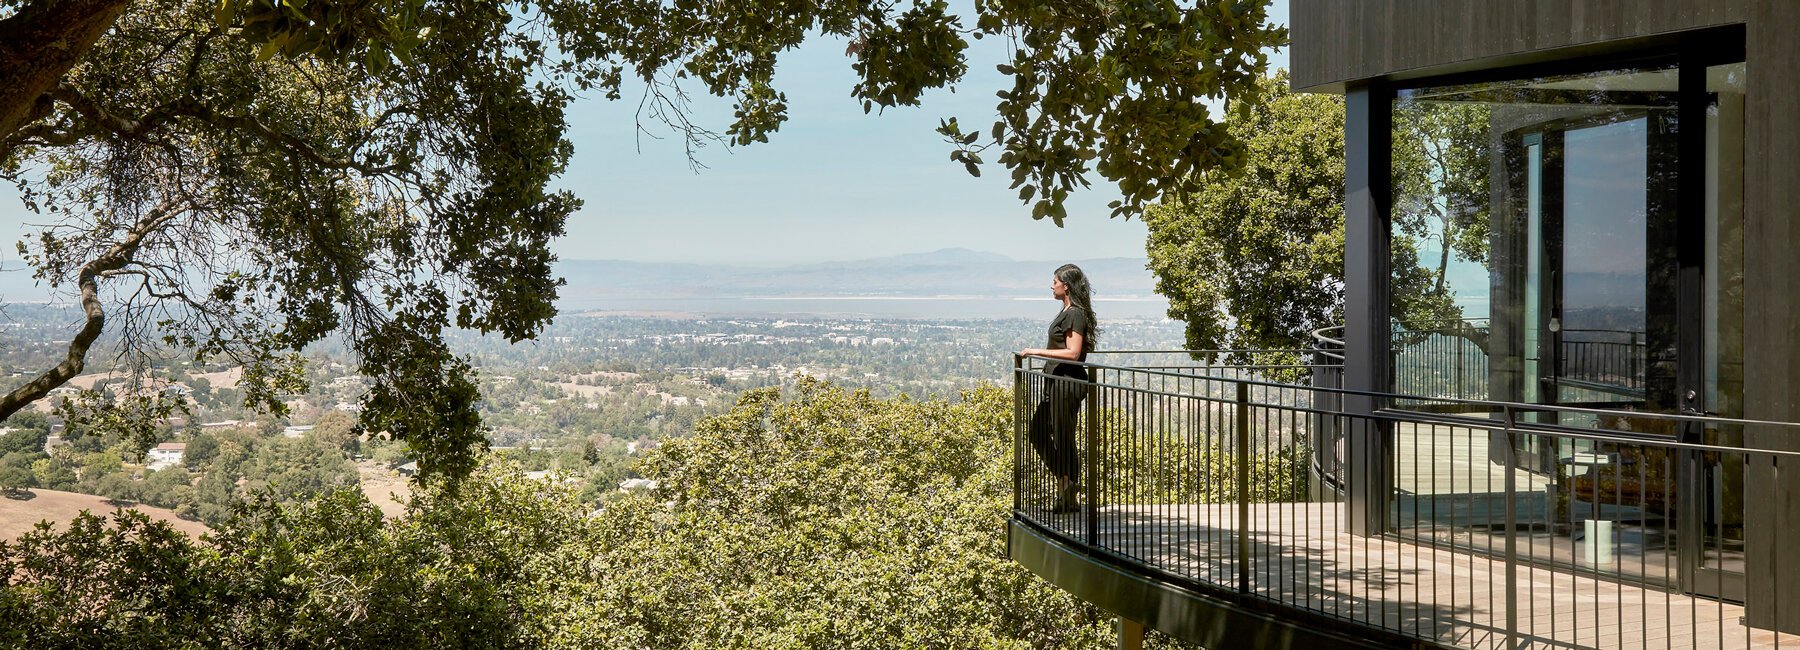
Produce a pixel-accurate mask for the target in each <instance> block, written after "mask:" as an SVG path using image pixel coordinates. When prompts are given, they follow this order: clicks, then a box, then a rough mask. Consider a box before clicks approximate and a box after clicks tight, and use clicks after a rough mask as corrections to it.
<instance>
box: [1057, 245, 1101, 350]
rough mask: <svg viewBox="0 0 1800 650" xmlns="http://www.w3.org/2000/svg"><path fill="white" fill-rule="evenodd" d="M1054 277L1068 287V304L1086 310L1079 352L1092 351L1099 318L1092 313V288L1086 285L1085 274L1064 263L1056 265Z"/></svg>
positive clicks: (1096, 336) (1098, 329) (1079, 269)
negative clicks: (1084, 328) (1085, 322)
mask: <svg viewBox="0 0 1800 650" xmlns="http://www.w3.org/2000/svg"><path fill="white" fill-rule="evenodd" d="M1056 279H1058V280H1062V283H1063V286H1065V287H1067V288H1068V292H1069V304H1071V305H1074V306H1075V308H1076V309H1080V310H1081V311H1084V312H1087V329H1086V330H1085V331H1083V332H1082V333H1081V347H1082V350H1081V352H1082V353H1083V354H1086V353H1088V352H1093V351H1094V343H1095V342H1096V340H1097V339H1098V335H1099V334H1100V318H1099V317H1097V316H1095V315H1094V298H1093V290H1092V289H1091V288H1089V287H1088V279H1087V274H1086V273H1082V272H1081V267H1079V266H1075V265H1074V264H1064V265H1062V266H1059V267H1057V269H1056Z"/></svg>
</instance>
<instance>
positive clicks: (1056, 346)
mask: <svg viewBox="0 0 1800 650" xmlns="http://www.w3.org/2000/svg"><path fill="white" fill-rule="evenodd" d="M1069 332H1080V333H1081V335H1082V339H1081V348H1082V349H1081V356H1080V357H1079V360H1081V361H1087V353H1088V350H1089V349H1092V348H1093V346H1094V342H1093V336H1092V335H1090V334H1088V314H1087V310H1084V309H1082V308H1080V307H1070V308H1068V309H1064V310H1062V313H1060V314H1057V315H1056V319H1055V320H1052V321H1050V342H1049V343H1048V344H1046V345H1045V346H1044V347H1046V348H1048V349H1051V350H1061V349H1063V348H1064V347H1067V346H1068V343H1069ZM1060 365H1062V364H1059V363H1057V362H1055V361H1052V362H1050V363H1049V364H1046V365H1045V366H1044V371H1045V372H1049V373H1052V374H1054V373H1055V372H1056V371H1057V367H1058V366H1060ZM1070 369H1071V370H1076V371H1079V370H1080V366H1071V368H1070Z"/></svg>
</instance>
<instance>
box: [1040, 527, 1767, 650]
mask: <svg viewBox="0 0 1800 650" xmlns="http://www.w3.org/2000/svg"><path fill="white" fill-rule="evenodd" d="M1025 514H1026V515H1027V516H1030V517H1031V518H1032V519H1034V520H1036V521H1038V522H1040V523H1042V524H1045V525H1046V526H1049V527H1051V528H1052V529H1054V530H1058V531H1060V532H1061V533H1062V534H1064V535H1066V536H1068V537H1070V538H1071V539H1074V540H1077V541H1078V542H1083V543H1086V542H1087V541H1088V540H1087V539H1086V535H1087V530H1088V526H1089V522H1088V519H1089V515H1088V513H1087V512H1086V511H1084V512H1083V513H1080V514H1050V513H1048V512H1027V513H1025ZM1097 516H1098V521H1097V528H1098V540H1097V542H1098V545H1099V546H1101V547H1104V548H1106V549H1109V550H1111V551H1113V552H1115V553H1119V554H1122V555H1124V556H1127V557H1130V558H1134V559H1136V560H1137V561H1139V562H1142V563H1144V564H1146V565H1148V566H1151V567H1153V568H1156V569H1159V570H1161V571H1164V572H1167V573H1169V574H1172V575H1176V576H1180V577H1184V578H1188V579H1192V580H1198V581H1202V582H1207V583H1211V584H1214V585H1218V586H1221V587H1225V588H1231V589H1235V588H1236V587H1237V585H1238V570H1239V566H1238V546H1237V545H1238V540H1237V533H1236V530H1237V527H1238V526H1237V508H1236V506H1235V505H1164V506H1134V507H1117V506H1114V507H1105V506H1103V507H1101V508H1099V509H1098V511H1097ZM1343 521H1344V512H1343V506H1342V504H1339V503H1290V504H1263V505H1256V506H1253V507H1252V509H1251V517H1250V530H1251V531H1252V532H1251V534H1250V536H1249V537H1250V553H1249V555H1250V571H1249V573H1250V578H1251V590H1252V592H1254V593H1255V594H1257V595H1258V596H1261V597H1263V598H1267V599H1270V600H1274V601H1277V602H1280V603H1283V604H1286V605H1288V606H1291V607H1296V608H1303V609H1307V610H1311V611H1314V612H1318V613H1322V614H1325V615H1328V616H1334V617H1339V618H1344V619H1349V620H1353V621H1356V622H1358V623H1362V624H1366V625H1371V626H1375V627H1380V628H1385V629H1389V630H1396V631H1399V632H1402V633H1404V634H1407V635H1411V636H1416V637H1419V638H1423V639H1429V640H1433V641H1436V642H1439V643H1445V644H1449V645H1454V646H1459V647H1468V648H1503V647H1505V644H1506V640H1507V631H1508V629H1509V618H1510V619H1512V620H1513V621H1516V623H1515V624H1516V626H1517V627H1516V629H1517V634H1518V636H1517V639H1518V642H1519V645H1518V647H1520V648H1559V649H1560V648H1776V647H1789V648H1796V649H1800V636H1795V635H1779V637H1778V636H1777V635H1776V634H1774V633H1772V632H1769V631H1765V630H1755V629H1751V628H1747V627H1745V626H1744V625H1743V624H1742V623H1741V622H1740V617H1742V616H1743V608H1742V607H1741V606H1738V605H1734V604H1729V603H1723V602H1720V601H1716V600H1710V599H1705V598H1695V597H1690V596H1686V595H1683V594H1679V593H1669V591H1668V590H1665V589H1662V588H1659V587H1657V586H1656V585H1653V584H1648V583H1644V582H1633V581H1631V580H1618V579H1609V578H1606V577H1603V576H1600V575H1599V574H1597V573H1595V572H1594V571H1592V570H1590V569H1586V568H1582V567H1570V568H1568V569H1564V570H1557V571H1551V570H1547V569H1543V568H1533V567H1528V566H1520V567H1518V568H1517V569H1516V581H1517V583H1516V607H1517V611H1516V612H1515V613H1514V614H1513V615H1512V616H1510V617H1509V614H1508V611H1507V598H1506V579H1507V572H1506V564H1505V563H1504V562H1502V561H1499V560H1496V559H1490V558H1489V557H1488V556H1486V555H1481V554H1474V553H1468V552H1463V551H1458V550H1453V549H1451V548H1448V546H1447V544H1446V545H1443V546H1435V545H1434V543H1432V542H1426V543H1412V542H1405V541H1398V540H1396V539H1367V538H1362V537H1357V536H1353V535H1349V534H1348V533H1346V532H1345V531H1344V529H1343V527H1342V522H1343ZM1436 544H1443V543H1442V542H1438V543H1436Z"/></svg>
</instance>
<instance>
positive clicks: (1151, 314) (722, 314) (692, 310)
mask: <svg viewBox="0 0 1800 650" xmlns="http://www.w3.org/2000/svg"><path fill="white" fill-rule="evenodd" d="M596 302H598V304H588V305H586V307H587V308H586V309H582V310H580V312H579V313H581V314H583V315H591V316H609V315H610V316H658V317H669V318H696V317H713V318H730V317H745V318H750V317H813V318H882V319H930V320H986V319H1007V318H1024V319H1042V320H1045V321H1048V320H1049V319H1050V318H1051V317H1054V316H1055V315H1056V312H1057V310H1058V309H1059V304H1058V302H1057V301H1056V300H1054V299H1051V298H1049V297H1044V298H1004V297H978V296H905V297H893V296H771V297H755V296H750V297H734V298H619V299H616V300H601V301H596ZM1168 308H1169V302H1168V301H1167V300H1165V299H1163V298H1161V297H1151V298H1115V299H1099V300H1096V301H1095V303H1094V311H1095V312H1096V314H1097V315H1098V316H1099V317H1100V318H1101V319H1102V320H1104V319H1109V318H1111V319H1127V320H1161V319H1163V318H1165V317H1166V314H1167V312H1168Z"/></svg>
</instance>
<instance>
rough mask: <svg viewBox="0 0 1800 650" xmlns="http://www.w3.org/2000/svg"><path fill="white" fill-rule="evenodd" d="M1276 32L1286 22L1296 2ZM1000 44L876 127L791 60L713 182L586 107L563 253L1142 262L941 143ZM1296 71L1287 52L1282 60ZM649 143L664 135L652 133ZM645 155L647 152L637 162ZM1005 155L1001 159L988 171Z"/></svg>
mask: <svg viewBox="0 0 1800 650" xmlns="http://www.w3.org/2000/svg"><path fill="white" fill-rule="evenodd" d="M1274 19H1275V20H1276V21H1278V22H1280V23H1283V24H1286V23H1287V2H1286V0H1276V3H1275V8H1274ZM1002 45H1003V44H1002V43H1000V42H998V41H996V40H995V39H987V40H982V41H971V46H972V47H971V49H970V51H969V74H968V75H967V76H966V78H965V79H964V80H963V82H962V83H961V84H959V85H958V86H957V88H956V92H954V93H952V92H949V91H945V90H940V91H935V92H932V93H930V94H928V95H927V96H926V97H925V101H924V106H923V107H922V108H903V109H895V110H889V111H887V113H886V114H885V115H877V114H870V115H864V114H863V112H862V106H861V104H860V103H859V102H857V101H855V100H853V99H851V97H850V88H851V86H852V85H853V84H854V83H855V78H854V74H853V72H852V71H851V69H850V59H848V58H846V57H845V56H844V43H843V42H842V41H840V40H826V39H814V40H811V41H808V42H807V43H806V44H805V45H804V46H803V47H802V48H800V49H799V50H796V51H793V52H789V53H787V54H785V55H783V60H782V64H781V67H780V68H779V69H778V70H777V72H776V77H775V85H776V87H777V89H779V90H781V91H782V92H784V93H786V94H787V98H788V116H789V120H788V122H787V123H786V124H784V125H783V126H782V128H781V131H779V132H778V133H776V134H774V135H773V136H771V137H770V142H768V143H761V144H756V145H752V146H749V147H741V148H734V149H727V148H725V147H723V146H722V145H715V146H712V147H708V148H706V149H704V150H702V151H701V152H700V153H699V156H698V158H699V160H700V162H701V163H702V164H704V165H706V167H707V168H706V169H702V170H700V171H699V172H698V173H695V172H693V171H691V170H690V169H689V166H688V164H687V162H686V159H685V154H684V152H683V147H682V144H681V142H680V141H679V140H678V139H674V138H669V137H665V138H663V139H660V140H659V139H653V138H651V137H648V136H639V135H638V134H637V132H636V128H635V126H634V125H635V123H636V121H637V120H636V113H637V109H638V102H637V99H638V93H636V92H633V91H632V90H628V91H627V92H626V93H625V95H624V98H623V99H621V100H620V101H617V102H608V101H606V100H605V99H603V98H598V97H596V98H589V99H584V100H580V101H578V102H577V103H576V104H575V105H573V106H572V107H571V109H570V114H569V123H570V126H571V129H570V132H569V137H570V139H571V140H572V141H573V142H574V144H575V158H574V161H573V162H572V163H571V165H570V168H569V170H568V173H567V174H566V175H565V176H564V177H563V178H562V179H561V180H560V181H559V182H558V183H557V185H559V186H560V187H564V188H569V189H572V190H573V191H574V192H575V194H576V195H578V196H580V197H581V198H582V199H583V200H584V201H585V202H586V205H585V207H584V208H583V209H582V210H581V211H580V212H579V213H577V214H576V215H574V216H573V217H571V219H570V221H569V224H568V235H567V236H566V237H564V238H563V239H562V240H561V241H559V242H557V243H556V244H555V245H554V246H555V249H556V252H557V254H558V255H559V256H561V257H563V258H565V259H622V260H636V261H680V262H728V263H739V264H759V265H779V264H787V263H807V262H819V261H827V260H849V259H861V258H866V257H878V256H885V255H895V254H900V253H914V252H924V251H931V250H936V249H940V248H949V247H963V248H971V249H976V250H983V251H991V252H996V253H1001V254H1005V255H1008V256H1012V257H1014V258H1017V259H1028V260H1062V259H1082V258H1093V257H1123V256H1134V257H1135V256H1142V255H1143V254H1144V235H1145V231H1144V227H1143V225H1142V223H1141V222H1139V221H1136V220H1132V221H1124V220H1120V219H1109V218H1107V213H1108V211H1107V209H1106V204H1107V202H1109V201H1112V200H1114V199H1115V198H1117V193H1116V190H1114V189H1113V188H1112V187H1110V186H1109V185H1106V184H1104V183H1102V182H1100V179H1099V178H1098V177H1097V176H1096V177H1094V180H1095V181H1096V183H1095V185H1094V187H1093V188H1092V189H1090V190H1087V191H1085V192H1077V193H1076V194H1075V195H1074V196H1072V197H1071V199H1070V209H1069V218H1068V219H1067V220H1066V222H1065V223H1066V224H1067V225H1066V226H1065V227H1063V228H1057V227H1056V226H1055V225H1054V224H1052V223H1051V222H1050V221H1049V220H1044V221H1033V220H1032V219H1031V213H1030V207H1029V206H1025V205H1021V204H1020V203H1019V202H1018V201H1017V194H1016V192H1015V191H1013V190H1009V189H1007V185H1008V184H1009V183H1010V175H1009V174H1007V173H1006V170H1005V169H1004V168H1002V167H1000V166H999V165H997V164H989V165H987V166H986V167H985V168H984V169H983V170H982V171H983V177H982V178H979V179H977V178H972V177H970V176H969V175H968V173H967V172H965V171H964V170H963V168H962V166H961V165H960V164H957V163H952V162H950V160H949V152H950V147H949V145H947V144H945V143H944V142H943V141H942V139H941V138H940V137H939V136H938V135H937V134H936V133H935V132H934V131H933V129H935V128H936V126H937V123H938V119H939V118H944V117H951V116H956V117H959V118H961V119H960V120H959V121H960V122H961V123H962V124H963V125H964V127H965V129H973V130H977V131H980V132H982V133H986V132H987V131H988V129H989V127H990V126H991V124H992V123H993V115H994V103H995V101H996V99H995V97H994V92H995V91H996V90H999V89H1001V88H1003V87H1006V86H1004V85H1003V78H1002V77H1001V76H1000V74H999V73H998V72H996V71H995V70H994V65H995V64H997V63H1000V62H1001V61H1002V60H1003V57H1002V52H1003V49H1002ZM1272 65H1273V66H1274V67H1285V66H1286V65H1287V55H1286V52H1285V51H1281V52H1276V53H1274V54H1273V56H1272ZM692 90H693V91H694V92H697V93H700V96H698V97H696V98H695V105H694V112H695V114H696V116H697V118H698V119H697V120H696V121H698V122H699V123H701V124H702V125H705V126H708V127H710V128H713V129H714V130H718V131H723V129H724V128H725V127H726V126H727V124H728V123H729V120H730V115H731V102H730V101H729V100H727V99H720V98H713V97H710V96H706V95H704V90H703V89H700V88H694V89H692ZM646 126H647V127H648V128H649V129H650V133H652V134H656V135H663V136H667V135H668V134H667V133H666V132H664V131H663V130H661V129H659V127H657V126H655V125H650V124H647V125H646ZM640 149H641V151H640ZM996 156H997V152H996V153H990V154H989V155H988V156H986V157H987V158H988V159H989V160H990V161H991V160H992V159H993V158H995V157H996ZM32 216H33V215H30V214H29V213H26V212H25V210H24V208H23V207H22V206H21V205H20V203H19V201H18V198H17V196H16V193H14V192H13V191H12V188H10V187H3V188H0V238H3V241H4V242H5V243H6V244H7V245H5V246H4V247H0V267H4V268H17V267H18V265H19V261H18V259H17V253H16V252H14V251H13V246H12V245H11V242H13V241H17V240H18V239H19V238H20V237H21V236H22V235H23V234H24V230H23V229H22V228H21V226H20V224H21V223H22V222H25V221H30V220H31V217H32Z"/></svg>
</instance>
